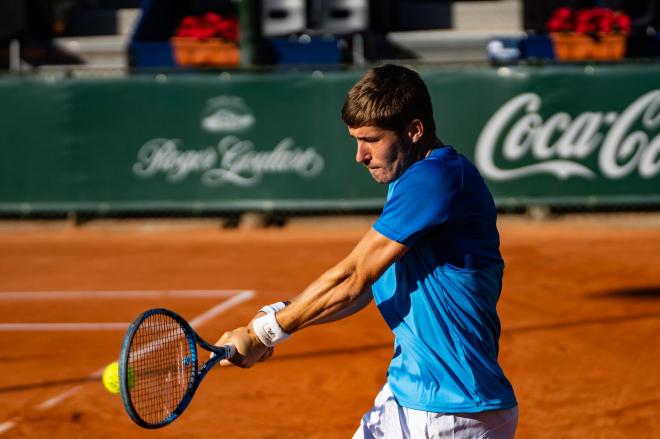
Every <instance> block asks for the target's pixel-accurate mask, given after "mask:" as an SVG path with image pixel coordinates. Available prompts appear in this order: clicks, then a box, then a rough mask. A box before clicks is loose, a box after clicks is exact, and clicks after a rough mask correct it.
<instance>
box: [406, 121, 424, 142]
mask: <svg viewBox="0 0 660 439" xmlns="http://www.w3.org/2000/svg"><path fill="white" fill-rule="evenodd" d="M407 134H408V138H409V139H410V140H411V141H412V142H413V143H417V142H419V141H421V140H422V138H423V137H424V123H423V122H422V121H421V120H420V119H413V120H412V121H411V122H410V123H409V124H408V128H407Z"/></svg>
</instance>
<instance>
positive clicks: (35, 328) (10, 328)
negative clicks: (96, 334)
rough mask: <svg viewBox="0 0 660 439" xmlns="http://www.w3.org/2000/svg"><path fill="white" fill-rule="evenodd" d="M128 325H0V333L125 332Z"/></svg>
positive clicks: (111, 323)
mask: <svg viewBox="0 0 660 439" xmlns="http://www.w3.org/2000/svg"><path fill="white" fill-rule="evenodd" d="M128 325H130V323H113V322H110V323H0V332H70V331H75V332H83V331H125V330H126V329H127V328H128Z"/></svg>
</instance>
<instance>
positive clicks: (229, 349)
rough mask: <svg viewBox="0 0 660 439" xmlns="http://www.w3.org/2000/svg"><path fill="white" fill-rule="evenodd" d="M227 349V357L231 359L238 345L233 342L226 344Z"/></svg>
mask: <svg viewBox="0 0 660 439" xmlns="http://www.w3.org/2000/svg"><path fill="white" fill-rule="evenodd" d="M225 351H226V352H227V356H226V357H225V358H226V359H227V360H229V359H231V358H232V357H233V356H234V355H236V346H234V345H233V344H226V345H225Z"/></svg>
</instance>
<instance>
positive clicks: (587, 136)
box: [475, 90, 660, 181]
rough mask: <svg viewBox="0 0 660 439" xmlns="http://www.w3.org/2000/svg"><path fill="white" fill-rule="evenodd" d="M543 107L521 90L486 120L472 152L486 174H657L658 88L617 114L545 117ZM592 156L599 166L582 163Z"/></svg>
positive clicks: (659, 157)
mask: <svg viewBox="0 0 660 439" xmlns="http://www.w3.org/2000/svg"><path fill="white" fill-rule="evenodd" d="M541 107H542V100H541V97H540V96H538V95H537V94H534V93H524V94H521V95H518V96H516V97H514V98H513V99H511V100H510V101H509V102H507V103H506V104H504V105H503V106H502V107H501V108H500V109H499V110H498V111H497V112H496V113H495V114H494V115H493V116H492V117H491V118H490V120H489V121H488V123H487V124H486V126H485V127H484V129H483V130H482V132H481V134H480V135H479V139H478V141H477V146H476V151H475V162H476V165H477V166H478V167H479V169H480V170H481V172H482V173H483V175H484V176H485V177H487V178H490V179H492V180H496V181H506V180H513V179H518V178H521V177H526V176H531V175H538V174H550V175H553V176H555V177H557V178H559V179H568V178H570V177H578V178H584V179H595V178H597V177H598V176H599V175H600V176H602V177H605V178H608V179H620V178H624V177H626V176H628V175H631V174H634V173H636V174H637V175H639V177H641V178H643V179H651V178H653V177H655V176H657V175H658V174H659V173H660V135H658V128H660V90H654V91H650V92H648V93H646V94H644V95H642V96H640V97H639V98H638V99H637V100H635V101H634V102H632V103H631V104H630V105H629V106H628V107H627V108H626V109H625V110H624V111H623V112H621V113H618V112H614V111H609V112H598V111H588V112H584V113H581V114H578V115H577V116H575V117H571V116H570V115H569V114H568V113H566V112H558V113H555V114H552V115H550V116H548V117H546V118H544V117H543V116H541V110H542V108H541ZM594 155H597V160H595V162H596V163H597V169H592V168H590V167H589V166H587V164H586V163H585V161H587V160H588V159H589V158H590V157H593V156H594ZM530 161H532V162H533V163H532V164H525V165H522V164H521V162H522V163H529V162H530ZM592 161H593V160H592ZM496 162H497V163H505V164H506V166H504V165H502V166H498V164H496ZM592 167H593V165H592Z"/></svg>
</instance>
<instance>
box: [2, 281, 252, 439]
mask: <svg viewBox="0 0 660 439" xmlns="http://www.w3.org/2000/svg"><path fill="white" fill-rule="evenodd" d="M236 291H237V292H239V291H240V292H239V293H238V294H236V295H235V296H233V297H230V298H229V299H227V300H225V301H224V302H221V303H219V304H217V305H216V306H214V307H213V308H211V309H209V310H207V311H205V312H203V313H202V314H200V315H198V316H196V317H195V318H193V319H192V320H190V325H191V326H193V327H195V326H201V325H203V324H204V323H206V322H207V321H208V320H210V319H212V318H214V317H216V316H218V315H220V314H222V313H223V312H225V311H228V310H229V309H231V308H233V307H235V306H237V305H240V304H241V303H243V302H246V301H248V300H250V299H252V298H253V297H254V295H255V294H254V291H247V290H236ZM102 373H103V369H99V370H97V371H95V372H93V373H91V374H90V375H89V377H94V378H98V377H99V376H100V375H101V374H102ZM82 388H83V385H81V384H79V385H77V386H75V387H72V388H70V389H67V390H66V391H64V392H62V393H59V394H57V395H55V396H54V397H52V398H49V399H47V400H45V401H43V402H41V403H39V404H37V405H35V406H34V408H35V409H37V410H48V409H51V408H53V407H55V406H56V405H58V404H59V403H61V402H62V401H64V400H66V399H67V398H69V397H71V396H73V395H75V394H76V393H78V392H79V391H80V390H81V389H82ZM20 421H21V418H15V419H10V420H8V421H5V422H3V423H0V435H2V434H4V433H6V432H8V431H9V430H11V429H12V428H14V427H15V426H16V425H17V424H18V423H19V422H20Z"/></svg>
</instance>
